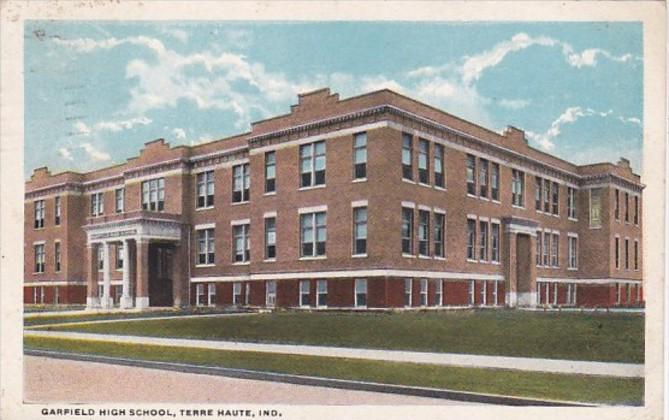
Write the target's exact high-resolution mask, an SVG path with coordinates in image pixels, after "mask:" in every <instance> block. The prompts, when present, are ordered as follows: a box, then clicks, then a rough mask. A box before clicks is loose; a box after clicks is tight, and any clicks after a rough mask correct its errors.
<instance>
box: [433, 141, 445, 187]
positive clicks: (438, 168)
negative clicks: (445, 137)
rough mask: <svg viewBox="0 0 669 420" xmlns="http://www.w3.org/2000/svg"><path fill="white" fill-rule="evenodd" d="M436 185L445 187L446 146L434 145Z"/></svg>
mask: <svg viewBox="0 0 669 420" xmlns="http://www.w3.org/2000/svg"><path fill="white" fill-rule="evenodd" d="M434 185H435V186H436V187H441V188H444V187H445V186H446V181H445V177H444V146H442V145H441V144H435V145H434Z"/></svg>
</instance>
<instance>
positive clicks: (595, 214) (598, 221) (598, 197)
mask: <svg viewBox="0 0 669 420" xmlns="http://www.w3.org/2000/svg"><path fill="white" fill-rule="evenodd" d="M601 226H602V189H601V188H592V189H590V227H591V228H598V227H601Z"/></svg>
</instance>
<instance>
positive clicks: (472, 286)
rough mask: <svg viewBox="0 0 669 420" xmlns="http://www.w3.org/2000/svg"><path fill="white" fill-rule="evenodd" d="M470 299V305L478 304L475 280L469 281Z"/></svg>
mask: <svg viewBox="0 0 669 420" xmlns="http://www.w3.org/2000/svg"><path fill="white" fill-rule="evenodd" d="M468 298H469V305H470V306H474V305H475V304H476V282H475V281H474V280H469V290H468Z"/></svg>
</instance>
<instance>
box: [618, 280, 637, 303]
mask: <svg viewBox="0 0 669 420" xmlns="http://www.w3.org/2000/svg"><path fill="white" fill-rule="evenodd" d="M623 290H624V291H623ZM623 294H624V296H625V297H626V300H625V302H627V303H632V300H633V299H632V296H635V297H636V299H635V300H636V302H637V303H639V302H641V285H639V284H636V285H634V284H630V283H627V284H625V285H624V286H623V285H622V284H620V283H616V304H617V305H620V304H621V303H622V300H623Z"/></svg>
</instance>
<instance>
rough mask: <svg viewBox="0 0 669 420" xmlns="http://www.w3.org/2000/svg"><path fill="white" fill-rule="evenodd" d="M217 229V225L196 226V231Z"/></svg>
mask: <svg viewBox="0 0 669 420" xmlns="http://www.w3.org/2000/svg"><path fill="white" fill-rule="evenodd" d="M205 229H216V223H202V224H199V225H195V227H194V230H205Z"/></svg>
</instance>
